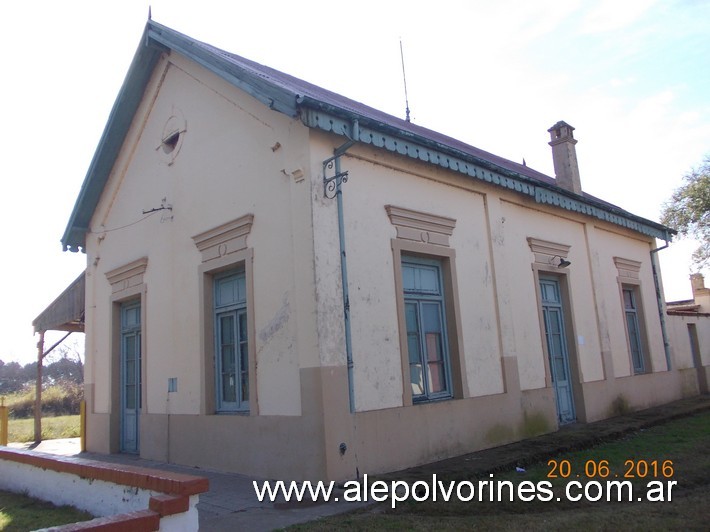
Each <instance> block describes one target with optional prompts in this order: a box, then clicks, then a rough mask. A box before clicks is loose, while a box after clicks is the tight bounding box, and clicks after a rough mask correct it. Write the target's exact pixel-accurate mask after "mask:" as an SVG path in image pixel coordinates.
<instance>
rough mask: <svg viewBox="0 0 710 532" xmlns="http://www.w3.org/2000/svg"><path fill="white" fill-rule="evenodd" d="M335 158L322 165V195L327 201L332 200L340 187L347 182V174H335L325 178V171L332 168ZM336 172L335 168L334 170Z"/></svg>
mask: <svg viewBox="0 0 710 532" xmlns="http://www.w3.org/2000/svg"><path fill="white" fill-rule="evenodd" d="M334 163H335V158H332V159H329V160H327V161H325V162H324V163H323V195H324V196H325V197H326V198H328V199H333V198H335V196H336V195H337V193H338V190H339V189H340V185H342V184H343V183H347V182H348V172H347V171H346V172H337V171H336V172H335V175H332V176H330V177H327V176H326V174H327V170H332V169H333V168H334ZM335 166H337V165H335ZM336 170H337V168H336Z"/></svg>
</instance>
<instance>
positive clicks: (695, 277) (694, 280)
mask: <svg viewBox="0 0 710 532" xmlns="http://www.w3.org/2000/svg"><path fill="white" fill-rule="evenodd" d="M690 286H692V287H693V294H697V293H698V292H702V291H704V290H707V289H706V288H705V277H704V276H703V274H702V273H691V274H690Z"/></svg>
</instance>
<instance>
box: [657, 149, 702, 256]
mask: <svg viewBox="0 0 710 532" xmlns="http://www.w3.org/2000/svg"><path fill="white" fill-rule="evenodd" d="M683 181H684V183H683V185H682V186H680V187H679V188H677V189H676V190H675V192H673V195H672V196H671V199H670V200H668V201H667V202H666V203H664V204H663V210H662V211H661V223H663V224H664V225H667V226H669V227H672V228H673V229H676V230H677V231H678V234H680V235H681V236H682V237H686V236H691V237H694V238H696V239H697V240H699V241H700V247H698V248H697V249H696V250H695V251H694V252H693V263H694V264H695V266H696V267H697V268H698V269H701V268H703V267H705V266H709V265H710V155H708V156H706V157H705V160H704V161H703V163H702V164H701V165H700V167H699V168H695V169H693V170H691V171H690V172H689V173H687V174H686V175H685V176H684V177H683Z"/></svg>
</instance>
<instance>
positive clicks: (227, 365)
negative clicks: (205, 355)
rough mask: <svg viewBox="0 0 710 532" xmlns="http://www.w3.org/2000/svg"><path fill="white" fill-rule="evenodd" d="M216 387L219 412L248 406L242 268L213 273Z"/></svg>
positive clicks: (247, 360) (232, 410) (246, 344)
mask: <svg viewBox="0 0 710 532" xmlns="http://www.w3.org/2000/svg"><path fill="white" fill-rule="evenodd" d="M213 282H214V324H215V391H216V405H217V411H218V412H243V411H248V410H249V337H248V325H247V294H246V276H245V273H244V271H243V270H240V271H231V272H228V273H225V274H221V275H218V276H215V277H214V281H213Z"/></svg>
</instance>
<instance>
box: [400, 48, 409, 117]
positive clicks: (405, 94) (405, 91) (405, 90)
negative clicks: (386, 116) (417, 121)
mask: <svg viewBox="0 0 710 532" xmlns="http://www.w3.org/2000/svg"><path fill="white" fill-rule="evenodd" d="M399 55H400V57H401V58H402V78H403V79H404V102H405V106H406V112H407V117H406V118H405V120H406V121H407V122H409V121H410V120H409V96H408V95H407V74H406V73H405V72H404V51H403V49H402V39H401V38H400V39H399Z"/></svg>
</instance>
